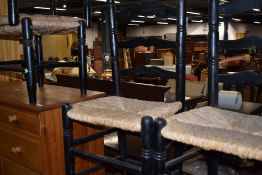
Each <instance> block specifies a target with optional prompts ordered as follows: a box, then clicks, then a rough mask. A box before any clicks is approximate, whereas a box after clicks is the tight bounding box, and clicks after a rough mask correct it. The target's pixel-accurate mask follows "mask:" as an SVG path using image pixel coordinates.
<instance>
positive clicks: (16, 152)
mask: <svg viewBox="0 0 262 175" xmlns="http://www.w3.org/2000/svg"><path fill="white" fill-rule="evenodd" d="M11 151H12V153H14V154H19V153H21V152H22V149H21V148H20V147H19V146H17V147H13V148H11Z"/></svg>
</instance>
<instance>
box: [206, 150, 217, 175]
mask: <svg viewBox="0 0 262 175" xmlns="http://www.w3.org/2000/svg"><path fill="white" fill-rule="evenodd" d="M218 165H219V164H218V154H217V153H216V152H212V151H210V152H208V153H207V169H208V175H218Z"/></svg>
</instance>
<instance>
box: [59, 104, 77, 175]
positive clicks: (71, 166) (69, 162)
mask: <svg viewBox="0 0 262 175" xmlns="http://www.w3.org/2000/svg"><path fill="white" fill-rule="evenodd" d="M70 109H71V106H70V105H69V104H63V107H62V116H63V128H64V151H65V152H64V154H65V168H66V175H75V162H74V156H73V155H72V153H71V148H72V147H73V122H72V120H71V119H70V118H69V117H68V116H67V112H68V111H69V110H70Z"/></svg>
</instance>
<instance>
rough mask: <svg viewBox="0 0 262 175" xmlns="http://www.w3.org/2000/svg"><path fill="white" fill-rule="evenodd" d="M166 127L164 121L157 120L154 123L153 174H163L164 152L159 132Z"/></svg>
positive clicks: (162, 140) (162, 139)
mask: <svg viewBox="0 0 262 175" xmlns="http://www.w3.org/2000/svg"><path fill="white" fill-rule="evenodd" d="M165 126H166V121H165V120H164V119H162V118H157V119H156V120H155V122H154V174H155V175H160V174H165V163H166V150H165V145H164V138H163V136H162V135H161V130H162V129H163V128H164V127H165Z"/></svg>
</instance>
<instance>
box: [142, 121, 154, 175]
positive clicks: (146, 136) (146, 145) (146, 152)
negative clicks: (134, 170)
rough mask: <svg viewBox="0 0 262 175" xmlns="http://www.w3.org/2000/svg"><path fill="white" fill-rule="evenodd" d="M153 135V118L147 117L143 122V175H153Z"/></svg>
mask: <svg viewBox="0 0 262 175" xmlns="http://www.w3.org/2000/svg"><path fill="white" fill-rule="evenodd" d="M152 134H153V118H152V117H149V116H146V117H143V118H142V121H141V139H142V152H141V159H142V175H152V174H153V166H152V165H153V162H152V157H153V145H152V139H153V138H152Z"/></svg>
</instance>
